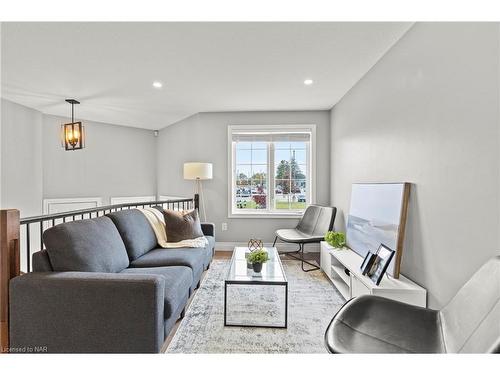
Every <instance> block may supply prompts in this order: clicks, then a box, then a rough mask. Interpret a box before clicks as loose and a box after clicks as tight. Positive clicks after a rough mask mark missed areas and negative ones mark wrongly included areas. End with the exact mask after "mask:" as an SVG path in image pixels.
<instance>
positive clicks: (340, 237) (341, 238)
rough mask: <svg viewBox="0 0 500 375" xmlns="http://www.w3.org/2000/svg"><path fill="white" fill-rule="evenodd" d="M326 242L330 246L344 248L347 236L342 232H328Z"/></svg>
mask: <svg viewBox="0 0 500 375" xmlns="http://www.w3.org/2000/svg"><path fill="white" fill-rule="evenodd" d="M325 241H326V242H328V244H329V245H330V246H333V247H339V248H340V247H344V245H345V234H344V233H342V232H332V231H330V232H326V234H325Z"/></svg>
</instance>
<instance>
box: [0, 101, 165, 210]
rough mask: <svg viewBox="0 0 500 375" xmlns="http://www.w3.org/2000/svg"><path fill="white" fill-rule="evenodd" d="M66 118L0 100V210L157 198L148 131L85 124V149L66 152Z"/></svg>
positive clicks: (151, 139) (153, 145)
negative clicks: (60, 201) (76, 200)
mask: <svg viewBox="0 0 500 375" xmlns="http://www.w3.org/2000/svg"><path fill="white" fill-rule="evenodd" d="M67 120H68V119H64V118H60V117H55V116H50V115H44V114H42V113H40V112H39V111H36V110H34V109H31V108H27V107H24V106H21V105H19V104H16V103H12V102H10V101H7V100H4V99H2V124H1V131H2V138H1V143H2V148H1V164H2V172H1V175H2V180H1V186H2V193H1V195H2V208H8V207H11V208H18V209H20V210H21V217H25V216H30V215H35V214H40V213H41V212H42V211H41V210H42V200H43V199H44V198H71V197H101V198H102V199H103V204H109V198H110V197H112V196H146V195H156V176H155V172H156V138H155V137H154V134H153V132H152V131H150V130H144V129H136V128H128V127H123V126H116V125H111V124H103V123H96V122H91V121H84V125H85V128H86V133H87V143H86V148H84V149H83V150H78V151H65V150H64V149H63V148H62V147H61V142H60V125H61V124H62V123H63V122H65V121H67Z"/></svg>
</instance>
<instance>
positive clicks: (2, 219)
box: [0, 209, 21, 353]
mask: <svg viewBox="0 0 500 375" xmlns="http://www.w3.org/2000/svg"><path fill="white" fill-rule="evenodd" d="M19 225H20V224H19V210H14V209H11V210H0V351H1V352H2V353H7V352H8V351H9V282H10V280H11V279H13V278H14V277H16V276H19V274H20V272H21V269H20V252H19Z"/></svg>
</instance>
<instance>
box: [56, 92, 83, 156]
mask: <svg viewBox="0 0 500 375" xmlns="http://www.w3.org/2000/svg"><path fill="white" fill-rule="evenodd" d="M66 102H67V103H69V104H71V122H70V123H68V124H63V125H61V143H62V147H63V148H64V149H65V150H66V151H73V150H81V149H82V148H84V147H85V127H84V126H83V125H82V123H81V121H77V122H75V108H74V107H75V104H80V102H79V101H78V100H75V99H66Z"/></svg>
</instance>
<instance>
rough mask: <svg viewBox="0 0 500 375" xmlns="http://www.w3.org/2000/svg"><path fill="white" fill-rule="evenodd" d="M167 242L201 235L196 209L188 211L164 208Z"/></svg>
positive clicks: (190, 238)
mask: <svg viewBox="0 0 500 375" xmlns="http://www.w3.org/2000/svg"><path fill="white" fill-rule="evenodd" d="M163 216H164V217H165V231H166V232H167V241H168V242H179V241H183V240H192V239H194V238H198V237H203V231H202V230H201V223H200V218H199V216H198V210H191V211H188V212H182V211H172V210H164V211H163Z"/></svg>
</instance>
